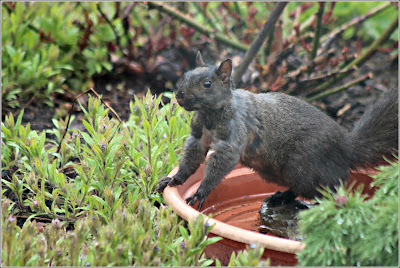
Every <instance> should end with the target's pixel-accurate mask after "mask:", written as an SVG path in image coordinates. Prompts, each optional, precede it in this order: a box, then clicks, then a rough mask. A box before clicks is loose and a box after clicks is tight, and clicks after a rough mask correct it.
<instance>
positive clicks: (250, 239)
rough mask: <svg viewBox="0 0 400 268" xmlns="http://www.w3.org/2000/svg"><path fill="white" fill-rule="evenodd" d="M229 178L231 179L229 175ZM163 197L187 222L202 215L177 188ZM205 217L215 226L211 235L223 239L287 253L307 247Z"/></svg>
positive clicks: (169, 188)
mask: <svg viewBox="0 0 400 268" xmlns="http://www.w3.org/2000/svg"><path fill="white" fill-rule="evenodd" d="M177 171H178V167H176V168H174V169H173V170H172V171H171V172H170V173H169V174H168V176H169V177H172V176H173V175H175V174H176V172H177ZM235 175H237V174H235ZM227 177H229V175H228V176H227ZM163 196H164V200H165V202H166V203H167V204H168V205H169V206H171V207H172V210H173V211H174V212H175V213H176V214H178V215H179V216H181V217H182V218H183V219H185V220H186V221H188V220H193V219H195V218H196V217H197V216H199V215H200V213H201V212H199V211H197V210H195V209H194V208H192V207H191V206H189V205H188V204H186V202H185V201H184V200H183V199H182V197H181V195H180V194H179V192H178V189H177V188H176V187H170V186H167V187H166V188H165V189H164V192H163ZM203 216H204V218H205V220H206V221H207V222H208V223H209V224H210V225H214V227H213V228H212V230H211V233H213V234H215V235H218V236H221V237H223V238H228V239H231V240H234V241H238V242H241V243H245V244H251V243H255V244H257V245H260V246H262V247H264V248H267V249H271V250H276V251H281V252H286V253H296V252H300V251H302V250H303V249H304V247H305V244H303V243H301V242H299V241H295V240H290V239H286V238H280V237H275V236H271V235H267V234H261V233H257V232H253V231H249V230H245V229H242V228H239V227H235V226H232V225H230V224H226V223H223V222H221V221H219V220H215V219H213V218H209V217H208V216H207V215H204V214H203Z"/></svg>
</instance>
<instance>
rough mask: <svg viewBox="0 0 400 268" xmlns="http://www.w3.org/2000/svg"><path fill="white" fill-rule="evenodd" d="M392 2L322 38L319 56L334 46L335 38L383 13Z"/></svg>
mask: <svg viewBox="0 0 400 268" xmlns="http://www.w3.org/2000/svg"><path fill="white" fill-rule="evenodd" d="M390 5H391V4H390V2H387V3H384V4H382V5H381V6H378V7H376V8H374V9H371V10H370V11H368V12H367V13H365V14H364V15H361V16H359V17H357V18H354V19H352V20H351V21H349V22H348V23H345V24H343V25H342V26H340V27H339V28H337V29H334V30H333V31H331V32H330V33H329V34H328V35H326V36H322V37H321V41H322V42H323V43H322V45H321V49H320V51H319V52H318V54H322V53H324V51H325V50H327V49H328V48H329V47H330V45H331V44H332V42H333V40H335V38H336V37H337V36H338V35H340V34H342V33H343V32H344V31H345V30H346V29H347V28H349V27H351V26H354V25H356V24H359V23H362V22H364V21H365V20H366V19H368V18H370V17H372V16H374V15H377V14H379V13H380V12H382V11H383V10H385V9H386V8H388V7H389V6H390Z"/></svg>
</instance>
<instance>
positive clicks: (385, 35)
mask: <svg viewBox="0 0 400 268" xmlns="http://www.w3.org/2000/svg"><path fill="white" fill-rule="evenodd" d="M398 22H399V18H398V17H397V16H396V17H395V18H394V20H393V21H392V22H391V23H390V25H389V26H388V27H387V28H386V30H385V31H384V32H383V33H382V34H381V35H380V36H379V37H378V39H376V40H375V41H374V42H373V43H372V44H371V45H370V46H369V47H368V48H367V49H365V50H364V51H363V52H362V53H361V55H360V56H359V57H358V58H356V59H354V60H353V61H352V62H350V63H349V64H348V65H347V66H346V67H344V69H343V70H344V71H346V70H348V69H350V68H352V67H358V66H360V65H362V64H363V63H364V62H365V61H367V60H368V59H369V58H370V57H371V56H372V55H373V54H374V53H375V52H376V51H377V50H378V48H379V47H380V46H381V45H382V43H384V42H385V41H386V40H387V39H389V37H390V35H391V34H392V33H393V31H394V30H395V29H396V28H397V25H398ZM345 76H346V73H343V74H341V75H339V76H337V77H336V78H334V79H333V80H331V81H327V82H325V83H323V84H322V85H320V86H319V87H318V89H316V91H317V92H320V91H324V90H325V89H327V88H328V87H330V86H331V85H332V84H334V83H335V82H336V81H338V80H340V79H342V78H344V77H345Z"/></svg>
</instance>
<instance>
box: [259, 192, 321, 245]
mask: <svg viewBox="0 0 400 268" xmlns="http://www.w3.org/2000/svg"><path fill="white" fill-rule="evenodd" d="M315 205H316V204H315V203H311V202H307V201H303V200H297V199H296V200H294V201H293V202H291V203H289V204H281V205H275V206H271V205H269V204H268V202H266V200H264V201H263V202H262V205H261V208H260V210H259V214H260V222H261V225H260V226H259V229H258V231H259V232H260V233H264V234H270V235H276V236H279V237H283V238H289V239H292V240H298V241H300V240H302V236H301V235H300V232H299V229H298V224H297V222H298V220H299V218H298V214H299V212H300V211H302V210H304V209H309V208H310V207H312V206H315Z"/></svg>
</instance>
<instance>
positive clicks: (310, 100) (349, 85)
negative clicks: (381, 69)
mask: <svg viewBox="0 0 400 268" xmlns="http://www.w3.org/2000/svg"><path fill="white" fill-rule="evenodd" d="M371 78H372V73H368V74H366V75H363V76H361V77H359V78H357V79H355V80H352V81H350V82H348V83H346V84H344V85H342V86H339V87H336V88H334V89H331V90H327V91H325V92H322V93H320V94H318V95H315V96H313V97H310V98H308V99H307V101H308V102H312V101H315V100H318V99H321V98H324V97H327V96H329V95H332V94H336V93H339V92H341V91H343V90H345V89H347V88H349V87H351V86H354V85H356V84H359V83H361V82H363V81H365V80H367V79H371Z"/></svg>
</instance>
